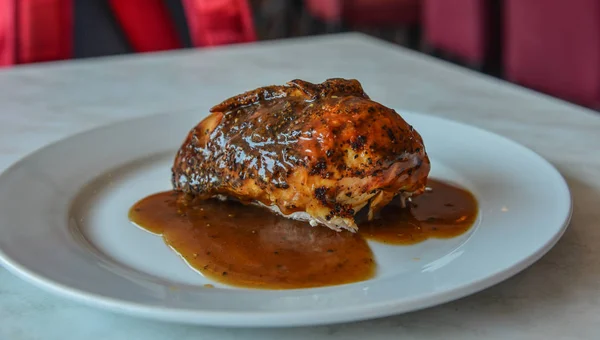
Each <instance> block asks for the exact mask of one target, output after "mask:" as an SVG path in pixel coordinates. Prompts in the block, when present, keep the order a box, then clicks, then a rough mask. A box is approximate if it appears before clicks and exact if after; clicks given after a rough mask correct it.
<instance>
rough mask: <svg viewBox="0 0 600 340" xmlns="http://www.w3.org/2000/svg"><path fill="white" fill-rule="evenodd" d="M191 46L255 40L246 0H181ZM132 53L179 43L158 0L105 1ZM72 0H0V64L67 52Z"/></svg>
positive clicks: (65, 55) (70, 54)
mask: <svg viewBox="0 0 600 340" xmlns="http://www.w3.org/2000/svg"><path fill="white" fill-rule="evenodd" d="M183 1H184V10H185V16H186V22H187V25H188V29H189V31H190V36H191V40H192V45H193V46H196V47H204V46H214V45H222V44H231V43H239V42H248V41H254V40H256V35H255V33H254V25H253V21H252V13H251V12H250V8H249V6H248V3H247V0H183ZM107 3H108V4H109V6H110V10H111V11H112V14H113V15H114V18H115V19H116V21H117V22H118V24H119V25H120V28H121V29H122V33H123V34H124V35H125V37H126V38H127V41H128V42H129V44H130V45H131V48H132V49H133V51H135V52H151V51H162V50H170V49H176V48H181V47H183V43H182V42H181V41H180V36H179V35H178V33H177V32H176V27H175V23H174V22H173V18H172V17H171V15H170V14H169V12H168V8H167V7H166V5H165V3H164V1H163V0H109V1H108V2H107ZM73 6H74V2H73V0H0V66H8V65H12V64H19V63H33V62H40V61H51V60H60V59H68V58H72V57H73V36H74V35H73V24H74V18H73V16H74V14H73V13H74V10H73V9H74V8H73Z"/></svg>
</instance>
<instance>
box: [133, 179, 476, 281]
mask: <svg viewBox="0 0 600 340" xmlns="http://www.w3.org/2000/svg"><path fill="white" fill-rule="evenodd" d="M428 186H429V187H430V188H432V191H428V192H426V193H425V194H423V195H421V196H419V197H417V198H415V199H414V200H413V203H412V204H411V206H409V207H407V208H402V207H400V205H399V203H396V202H393V203H392V204H390V205H389V206H387V207H385V208H384V209H383V210H382V212H381V218H380V219H378V220H375V221H372V222H368V223H365V224H361V225H360V227H359V233H356V234H353V233H350V232H347V231H343V232H336V231H333V230H330V229H328V228H325V227H310V226H309V225H308V224H307V223H306V222H299V221H294V220H290V219H287V218H284V217H281V216H277V215H275V214H273V213H272V212H270V211H268V210H266V209H264V208H260V207H256V206H250V205H243V204H240V203H237V202H231V201H228V202H221V201H217V200H199V199H196V200H188V199H187V198H186V197H185V196H184V194H181V193H177V192H174V191H168V192H162V193H157V194H154V195H151V196H148V197H146V198H144V199H142V200H141V201H139V202H137V203H136V204H135V205H134V206H133V207H132V208H131V210H130V213H129V218H130V219H131V221H132V222H134V223H135V224H137V225H138V226H140V227H142V228H144V229H146V230H148V231H150V232H153V233H156V234H160V235H162V236H163V238H164V240H165V242H166V243H167V244H168V245H169V246H171V247H172V248H174V249H175V250H176V251H177V252H178V253H179V254H180V255H181V256H182V257H183V258H184V259H185V260H186V261H187V262H188V263H189V264H190V265H191V266H192V267H193V268H195V269H197V270H198V271H200V272H201V273H202V274H203V275H205V276H207V277H209V278H211V279H213V280H215V281H219V282H222V283H225V284H229V285H234V286H241V287H251V288H269V289H290V288H309V287H321V286H329V285H337V284H344V283H351V282H357V281H363V280H367V279H369V278H371V277H373V276H374V274H375V271H376V264H375V261H374V257H373V253H372V252H371V249H370V248H369V246H368V244H367V242H366V241H365V239H366V238H367V239H373V240H377V241H381V242H385V243H391V244H413V243H418V242H421V241H424V240H426V239H428V238H450V237H454V236H458V235H460V234H463V233H464V232H466V231H467V230H469V228H470V227H471V226H472V225H473V223H474V221H475V220H476V218H477V211H478V208H477V202H476V200H475V198H474V197H473V195H472V194H471V193H469V192H468V191H465V190H463V189H460V188H458V187H455V186H452V185H449V184H446V183H443V182H440V181H436V180H431V179H430V180H429V182H428Z"/></svg>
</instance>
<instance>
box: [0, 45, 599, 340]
mask: <svg viewBox="0 0 600 340" xmlns="http://www.w3.org/2000/svg"><path fill="white" fill-rule="evenodd" d="M328 77H348V78H350V77H352V78H357V79H359V80H360V81H361V82H362V83H363V86H364V88H365V89H366V91H367V92H368V93H369V94H370V95H371V97H372V98H373V99H375V100H378V101H381V102H382V103H384V104H386V105H388V106H391V107H395V108H399V109H406V110H413V111H417V112H424V113H430V114H434V115H439V116H444V117H448V118H451V119H455V120H458V121H463V122H467V123H470V124H473V125H476V126H480V127H483V128H486V129H488V130H491V131H494V132H497V133H500V134H502V135H504V136H507V137H509V138H512V139H514V140H516V141H517V142H520V143H522V144H524V145H526V146H528V147H530V148H531V149H533V150H535V151H536V152H538V153H539V154H541V155H542V156H544V157H545V158H546V159H548V160H549V161H550V162H552V163H553V164H554V165H555V166H556V167H557V168H558V169H559V170H560V171H561V172H562V174H563V175H564V176H565V178H566V179H567V181H568V183H569V185H570V187H571V190H572V194H573V198H574V215H573V220H572V223H571V226H570V227H569V229H568V230H567V232H566V233H565V235H564V237H563V238H562V239H561V240H560V241H559V243H558V244H557V245H556V246H555V247H554V249H552V250H551V251H550V252H549V253H548V254H547V255H546V256H544V257H543V258H542V259H541V260H540V261H539V262H537V263H536V264H534V265H533V266H532V267H530V268H529V269H527V270H525V271H524V272H522V273H520V274H518V275H516V276H515V277H513V278H511V279H509V280H507V281H505V282H503V283H501V284H498V285H496V286H494V287H492V288H490V289H487V290H485V291H483V292H480V293H478V294H475V295H472V296H470V297H466V298H463V299H461V300H459V301H455V302H451V303H448V304H445V305H442V306H438V307H434V308H430V309H426V310H422V311H418V312H413V313H409V314H405V315H399V316H394V317H388V318H384V319H378V320H372V321H365V322H358V323H352V324H340V325H332V326H324V327H314V328H292V329H252V330H248V329H218V328H209V327H194V326H181V325H174V324H166V323H160V322H154V321H147V320H142V319H136V318H132V317H126V316H122V315H116V314H112V313H109V312H104V311H100V310H96V309H92V308H90V307H86V306H82V305H80V304H77V303H74V302H71V301H68V300H64V299H61V298H57V297H55V296H53V295H51V294H49V293H46V292H44V291H40V290H38V289H37V288H35V287H33V286H31V285H29V284H27V283H25V282H23V281H21V280H19V279H17V278H16V277H14V276H13V275H11V274H9V273H8V272H7V271H6V270H4V269H0V339H2V340H4V339H7V340H24V339H105V340H116V339H146V340H154V339H178V340H187V339H223V340H227V339H234V338H248V339H280V338H282V337H284V336H285V337H289V338H290V339H306V338H323V339H364V338H369V339H373V340H375V339H387V338H403V339H417V338H427V339H598V338H599V337H600V114H598V113H595V112H592V111H589V110H585V109H583V108H580V107H577V106H574V105H570V104H567V103H564V102H561V101H558V100H555V99H551V98H548V97H546V96H542V95H539V94H536V93H533V92H531V91H528V90H525V89H522V88H519V87H516V86H513V85H510V84H506V83H504V82H501V81H498V80H494V79H490V78H487V77H483V76H480V75H478V74H476V73H472V72H469V71H466V70H464V69H462V68H458V67H455V66H451V65H448V64H445V63H442V62H439V61H435V60H433V59H430V58H427V57H423V56H421V55H417V54H415V53H412V52H409V51H405V50H403V49H400V48H398V47H395V46H392V45H388V44H386V43H383V42H380V41H377V40H372V39H370V38H366V37H364V36H362V35H356V34H347V35H340V36H331V37H320V38H309V39H299V40H289V41H285V42H278V43H264V44H257V45H247V46H236V47H229V48H218V49H210V50H197V51H183V52H181V51H180V52H169V53H160V54H148V55H144V56H135V57H111V58H104V59H91V60H86V61H76V62H73V61H71V62H60V63H49V64H38V65H34V66H26V67H16V68H13V69H7V70H2V71H0V170H3V169H5V168H6V167H8V166H9V165H10V164H11V163H13V162H14V161H16V160H17V159H19V158H21V157H23V156H24V155H26V154H28V153H30V152H31V151H33V150H35V149H37V148H40V147H42V146H44V145H45V144H47V143H49V142H52V141H55V140H58V139H60V138H63V137H66V136H68V135H71V134H73V133H76V132H80V131H83V130H86V129H89V128H92V127H95V126H99V125H102V124H106V123H110V122H115V121H119V120H122V119H127V118H133V117H139V116H143V115H150V114H156V113H163V112H176V111H183V110H193V109H195V108H198V107H207V106H208V105H211V104H213V103H216V102H218V101H220V100H221V99H223V98H225V97H228V96H229V95H230V94H234V93H237V92H240V91H243V90H247V89H250V88H254V87H258V86H262V85H265V84H278V83H283V82H285V81H288V80H290V79H293V78H303V79H306V80H311V81H322V80H324V79H325V78H328ZM0 204H1V202H0ZM0 218H2V217H1V216H0ZM0 237H2V236H1V235H0ZM507 251H510V244H507Z"/></svg>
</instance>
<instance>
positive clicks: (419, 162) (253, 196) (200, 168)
mask: <svg viewBox="0 0 600 340" xmlns="http://www.w3.org/2000/svg"><path fill="white" fill-rule="evenodd" d="M210 111H211V114H210V115H209V116H208V117H207V118H206V119H204V120H203V121H201V122H200V123H199V124H198V125H197V126H196V127H194V128H193V129H192V130H191V131H190V133H189V134H188V136H187V138H186V139H185V142H184V143H183V145H182V146H181V148H180V149H179V152H178V153H177V156H176V158H175V162H174V164H173V168H172V170H173V171H172V173H173V177H172V182H173V186H174V188H175V190H178V191H183V192H185V193H187V194H189V196H191V197H198V198H200V199H208V198H215V197H217V198H221V199H236V200H240V201H242V202H244V203H256V204H259V205H263V206H266V207H268V208H269V209H272V210H273V211H275V212H277V213H280V214H282V215H284V216H287V217H289V218H293V219H303V220H307V221H309V222H310V224H311V225H313V226H315V225H317V224H323V225H325V226H327V227H329V228H332V229H335V230H341V229H342V228H344V229H348V230H350V231H356V230H357V223H356V221H355V216H356V215H357V214H358V213H359V211H361V209H363V208H365V210H363V211H366V214H364V215H366V217H367V218H368V219H373V218H374V217H375V216H376V213H377V211H378V210H380V209H381V208H382V207H383V206H385V205H386V204H388V203H389V202H390V201H391V200H392V199H393V198H394V197H396V196H399V199H402V200H404V199H405V198H407V197H410V196H411V195H417V194H420V193H422V192H423V191H424V189H425V183H426V180H427V176H428V174H429V169H430V165H429V159H428V157H427V153H426V152H425V147H424V145H423V140H422V138H421V136H420V135H419V134H418V133H417V131H415V130H414V129H413V127H412V126H411V125H409V124H408V123H406V122H405V121H404V120H403V119H402V117H400V115H398V114H397V113H396V112H395V111H394V110H392V109H390V108H387V107H385V106H383V105H381V104H379V103H377V102H374V101H372V100H370V99H369V97H368V96H367V94H365V92H364V91H363V89H362V86H361V84H360V83H359V82H358V81H356V80H346V79H328V80H327V81H325V82H323V83H321V84H312V83H309V82H306V81H302V80H292V81H291V82H289V83H287V85H284V86H268V87H263V88H259V89H256V90H254V91H250V92H246V93H243V94H241V95H238V96H235V97H233V98H230V99H227V100H225V101H224V102H222V103H221V104H218V105H216V106H215V107H213V108H212V109H211V110H210ZM361 214H363V213H361Z"/></svg>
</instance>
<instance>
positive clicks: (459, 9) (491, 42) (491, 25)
mask: <svg viewBox="0 0 600 340" xmlns="http://www.w3.org/2000/svg"><path fill="white" fill-rule="evenodd" d="M498 12H499V8H495V7H494V1H493V0H423V34H424V39H425V42H426V43H427V44H428V45H429V46H430V47H432V48H433V49H434V50H438V51H440V52H442V55H444V56H448V57H451V58H452V59H458V60H459V61H462V62H465V63H466V64H468V65H471V66H474V67H476V68H484V67H486V66H488V65H489V64H493V63H497V59H498V56H499V53H500V52H499V49H498V48H497V47H498V46H499V44H500V41H498V40H499V39H498V38H497V35H498V33H499V14H500V13H498Z"/></svg>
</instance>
